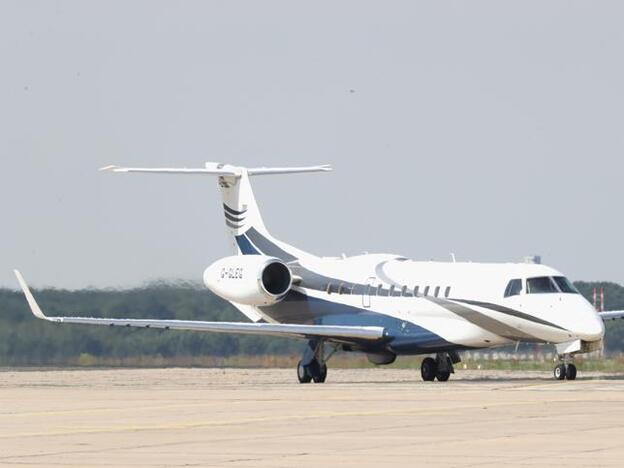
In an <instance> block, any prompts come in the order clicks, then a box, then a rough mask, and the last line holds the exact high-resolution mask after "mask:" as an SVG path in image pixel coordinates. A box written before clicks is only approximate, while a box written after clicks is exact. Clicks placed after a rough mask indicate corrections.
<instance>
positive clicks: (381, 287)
mask: <svg viewBox="0 0 624 468" xmlns="http://www.w3.org/2000/svg"><path fill="white" fill-rule="evenodd" d="M382 291H383V284H379V285H377V295H378V296H381V292H382Z"/></svg>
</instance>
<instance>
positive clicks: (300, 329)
mask: <svg viewBox="0 0 624 468" xmlns="http://www.w3.org/2000/svg"><path fill="white" fill-rule="evenodd" d="M15 276H16V277H17V281H18V282H19V284H20V287H21V288H22V291H23V292H24V296H26V301H27V302H28V305H29V306H30V310H31V311H32V313H33V315H34V316H35V317H37V318H39V319H42V320H48V321H50V322H57V323H79V324H86V325H106V326H109V327H139V328H162V329H166V330H169V329H171V330H195V331H205V332H215V333H242V334H253V335H272V336H283V337H291V338H328V339H335V340H337V341H353V340H355V341H360V340H366V341H376V340H380V339H382V338H384V337H385V336H386V334H385V331H384V328H383V327H368V326H362V327H358V326H340V325H301V324H286V323H278V324H274V323H244V322H240V323H239V322H203V321H195V320H152V319H117V318H95V317H48V316H47V315H45V314H44V313H43V312H42V311H41V308H40V307H39V304H37V301H36V300H35V298H34V296H33V295H32V292H31V291H30V288H29V287H28V285H27V284H26V281H24V278H23V277H22V275H21V274H20V272H19V271H17V270H15Z"/></svg>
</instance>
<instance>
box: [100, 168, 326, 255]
mask: <svg viewBox="0 0 624 468" xmlns="http://www.w3.org/2000/svg"><path fill="white" fill-rule="evenodd" d="M100 170H101V171H110V172H140V173H149V174H191V175H213V176H217V177H218V182H219V187H220V189H221V196H222V200H223V215H224V218H225V225H226V229H227V231H228V234H229V236H228V237H229V239H230V240H231V242H232V246H233V248H234V249H235V251H236V252H237V253H238V254H239V255H257V254H260V255H268V256H271V257H277V258H280V259H281V260H283V261H284V262H292V261H295V260H297V259H299V258H302V257H306V256H310V254H308V253H306V252H304V251H302V250H299V249H297V248H295V247H293V246H291V245H288V244H286V243H284V242H282V241H279V240H277V239H275V238H274V237H273V236H271V234H269V231H268V230H267V228H266V226H265V225H264V222H263V221H262V216H261V215H260V210H259V209H258V204H257V203H256V198H255V197H254V194H253V190H252V188H251V183H250V181H249V177H250V176H257V175H271V174H297V173H303V172H328V171H331V170H332V168H331V166H329V165H322V166H308V167H256V168H245V167H240V166H232V165H229V164H221V163H214V162H207V163H206V164H205V167H203V168H167V167H161V168H146V167H120V166H106V167H103V168H102V169H100Z"/></svg>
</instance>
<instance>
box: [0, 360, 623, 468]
mask: <svg viewBox="0 0 624 468" xmlns="http://www.w3.org/2000/svg"><path fill="white" fill-rule="evenodd" d="M579 374H580V375H582V377H583V378H582V379H581V380H577V381H575V382H556V381H553V380H551V378H550V373H542V372H531V373H527V372H517V373H508V372H500V371H458V373H457V374H456V375H455V376H452V377H451V379H452V380H451V381H449V382H447V383H442V384H441V383H432V382H427V383H425V382H421V381H420V378H419V375H418V373H417V371H412V370H394V369H383V368H379V369H358V370H337V369H330V374H329V377H328V382H327V383H325V384H316V385H315V384H307V385H300V384H297V383H295V380H296V377H295V371H294V370H286V369H275V370H266V369H157V370H75V371H73V370H72V371H11V370H5V371H0V465H2V466H20V467H26V466H81V467H82V466H149V467H161V466H232V467H251V466H272V467H275V466H288V467H290V466H298V467H299V466H310V467H312V466H314V467H318V466H353V467H356V466H357V467H361V466H376V467H377V466H388V465H399V466H408V465H409V466H425V465H426V466H440V467H441V466H445V467H446V466H457V467H469V466H488V465H489V466H501V465H506V466H545V465H549V466H565V467H570V466H592V467H596V466H622V463H623V462H622V460H624V377H621V378H620V377H618V376H605V375H599V374H595V373H594V374H588V373H584V374H583V373H582V370H581V371H580V372H579Z"/></svg>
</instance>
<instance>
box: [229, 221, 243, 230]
mask: <svg viewBox="0 0 624 468" xmlns="http://www.w3.org/2000/svg"><path fill="white" fill-rule="evenodd" d="M225 224H227V226H228V227H230V228H232V229H240V228H242V227H243V225H242V224H240V225H239V224H234V223H231V222H230V221H228V220H227V219H226V220H225Z"/></svg>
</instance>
